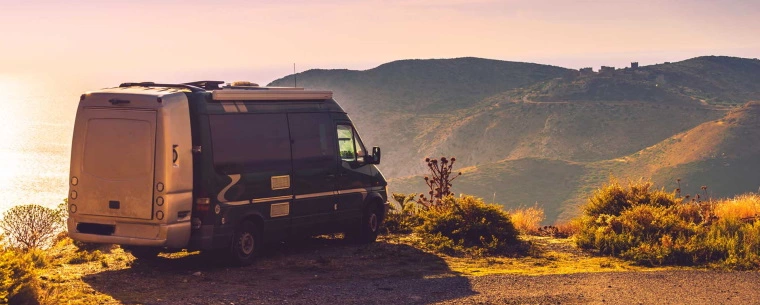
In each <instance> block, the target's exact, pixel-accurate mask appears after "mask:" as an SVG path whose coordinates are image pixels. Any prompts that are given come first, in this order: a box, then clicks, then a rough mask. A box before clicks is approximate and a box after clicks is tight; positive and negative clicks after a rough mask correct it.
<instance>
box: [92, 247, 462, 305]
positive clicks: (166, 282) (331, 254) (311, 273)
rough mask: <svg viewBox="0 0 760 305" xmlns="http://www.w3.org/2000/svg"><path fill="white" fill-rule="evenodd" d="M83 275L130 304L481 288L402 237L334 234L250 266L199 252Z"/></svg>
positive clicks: (414, 295)
mask: <svg viewBox="0 0 760 305" xmlns="http://www.w3.org/2000/svg"><path fill="white" fill-rule="evenodd" d="M83 280H84V281H85V282H86V283H87V284H89V285H90V286H91V287H92V288H93V289H95V290H97V291H99V292H102V293H104V294H107V295H110V296H112V297H113V298H115V299H116V300H118V301H120V302H122V303H126V304H138V303H139V304H257V303H285V302H287V303H289V304H301V303H310V304H314V303H339V304H355V303H361V304H374V303H378V304H379V303H388V302H392V303H405V304H408V303H422V302H425V303H428V302H437V301H446V300H452V299H457V298H462V297H466V296H469V295H473V294H475V292H473V290H472V289H471V286H470V282H469V280H468V279H467V278H466V277H463V276H460V275H458V274H456V273H455V272H453V271H451V270H450V269H449V267H448V266H447V265H446V263H445V261H444V260H443V259H441V258H440V257H438V256H435V255H433V254H429V253H426V252H423V251H420V250H419V249H416V248H414V247H411V246H409V245H404V244H397V243H392V242H377V243H374V244H369V245H353V244H350V243H347V242H345V241H343V240H342V239H335V238H311V239H304V240H298V241H291V242H288V243H283V244H275V245H269V247H268V249H267V250H266V251H265V252H264V253H262V255H261V257H259V259H258V261H257V262H256V263H255V264H254V265H252V266H248V267H239V268H237V267H227V266H225V265H224V264H220V263H219V262H214V261H213V258H212V257H210V256H206V255H201V254H195V255H187V256H184V257H178V258H169V257H159V258H158V259H156V260H155V261H135V262H134V263H133V264H132V266H131V267H129V268H127V269H122V270H115V271H104V272H101V273H97V274H92V275H89V276H86V277H84V278H83Z"/></svg>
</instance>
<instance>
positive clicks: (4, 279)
mask: <svg viewBox="0 0 760 305" xmlns="http://www.w3.org/2000/svg"><path fill="white" fill-rule="evenodd" d="M0 246H2V245H0ZM38 295H39V282H38V281H37V276H36V274H35V272H34V262H33V261H32V259H31V258H30V256H28V255H25V254H24V253H21V252H19V251H17V250H13V249H2V248H0V303H2V304H5V303H9V304H37V303H38V302H37V297H38Z"/></svg>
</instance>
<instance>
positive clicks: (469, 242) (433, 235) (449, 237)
mask: <svg viewBox="0 0 760 305" xmlns="http://www.w3.org/2000/svg"><path fill="white" fill-rule="evenodd" d="M420 218H421V219H422V224H421V225H420V226H419V227H417V228H416V231H417V233H419V234H420V236H421V237H422V239H423V242H424V243H425V244H426V245H429V246H430V247H429V248H431V249H433V250H436V251H441V252H447V253H471V254H506V253H509V252H512V251H513V250H514V248H515V247H516V246H517V245H518V244H519V243H518V239H517V236H518V231H517V230H516V229H515V227H514V225H512V222H511V220H510V219H509V214H508V213H506V212H505V211H504V210H503V209H502V207H501V206H500V205H496V204H486V203H484V202H483V200H482V199H480V198H477V197H473V196H462V197H460V198H454V197H452V196H448V197H445V198H444V199H443V200H442V201H441V203H440V204H438V205H436V206H435V207H434V208H430V209H428V210H424V211H421V212H420Z"/></svg>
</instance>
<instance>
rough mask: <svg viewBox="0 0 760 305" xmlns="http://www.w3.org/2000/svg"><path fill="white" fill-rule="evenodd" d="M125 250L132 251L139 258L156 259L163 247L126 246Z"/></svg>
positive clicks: (145, 259) (144, 259)
mask: <svg viewBox="0 0 760 305" xmlns="http://www.w3.org/2000/svg"><path fill="white" fill-rule="evenodd" d="M124 250H127V251H129V252H130V253H132V256H134V257H135V258H136V259H137V260H143V261H150V260H155V259H156V258H157V257H158V254H159V253H161V249H159V248H153V247H139V246H125V247H124Z"/></svg>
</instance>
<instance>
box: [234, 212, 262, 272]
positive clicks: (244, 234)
mask: <svg viewBox="0 0 760 305" xmlns="http://www.w3.org/2000/svg"><path fill="white" fill-rule="evenodd" d="M259 248H261V238H260V232H259V229H258V227H256V224H254V223H253V222H250V221H244V222H242V223H241V224H240V226H239V227H238V228H237V229H235V234H234V235H233V237H232V245H231V246H230V249H229V255H228V256H229V258H231V259H232V263H234V264H235V265H238V266H248V265H250V264H252V263H253V262H254V260H255V258H256V255H257V254H258V253H259Z"/></svg>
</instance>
